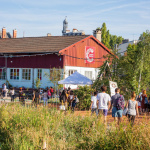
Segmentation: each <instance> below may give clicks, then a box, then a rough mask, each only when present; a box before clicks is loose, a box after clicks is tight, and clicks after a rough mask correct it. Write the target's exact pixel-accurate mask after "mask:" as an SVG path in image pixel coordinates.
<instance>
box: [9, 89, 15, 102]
mask: <svg viewBox="0 0 150 150" xmlns="http://www.w3.org/2000/svg"><path fill="white" fill-rule="evenodd" d="M10 96H11V102H14V99H15V90H14V88H11V90H10Z"/></svg>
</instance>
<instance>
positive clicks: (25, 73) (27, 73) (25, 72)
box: [22, 68, 31, 81]
mask: <svg viewBox="0 0 150 150" xmlns="http://www.w3.org/2000/svg"><path fill="white" fill-rule="evenodd" d="M22 80H25V81H30V80H31V69H30V68H23V69H22Z"/></svg>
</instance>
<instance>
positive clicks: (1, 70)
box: [0, 68, 6, 80]
mask: <svg viewBox="0 0 150 150" xmlns="http://www.w3.org/2000/svg"><path fill="white" fill-rule="evenodd" d="M5 79H6V71H5V69H4V68H0V80H5Z"/></svg>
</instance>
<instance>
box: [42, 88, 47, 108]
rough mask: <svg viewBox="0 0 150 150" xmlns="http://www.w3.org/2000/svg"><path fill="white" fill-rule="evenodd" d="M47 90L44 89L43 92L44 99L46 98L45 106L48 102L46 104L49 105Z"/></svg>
mask: <svg viewBox="0 0 150 150" xmlns="http://www.w3.org/2000/svg"><path fill="white" fill-rule="evenodd" d="M47 95H48V94H47V90H44V93H43V99H44V106H45V104H46V106H47Z"/></svg>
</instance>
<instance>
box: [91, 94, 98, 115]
mask: <svg viewBox="0 0 150 150" xmlns="http://www.w3.org/2000/svg"><path fill="white" fill-rule="evenodd" d="M91 112H92V113H91V115H92V114H93V113H94V112H95V113H96V115H98V112H97V92H94V96H92V97H91Z"/></svg>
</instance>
